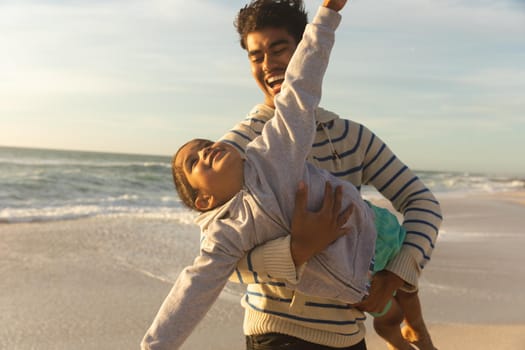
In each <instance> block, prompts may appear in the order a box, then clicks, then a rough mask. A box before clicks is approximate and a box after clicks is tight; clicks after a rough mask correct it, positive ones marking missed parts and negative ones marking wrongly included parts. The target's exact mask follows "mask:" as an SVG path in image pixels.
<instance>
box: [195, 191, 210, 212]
mask: <svg viewBox="0 0 525 350" xmlns="http://www.w3.org/2000/svg"><path fill="white" fill-rule="evenodd" d="M214 203H215V200H214V197H213V196H212V195H211V194H206V193H199V194H198V195H197V198H195V208H197V209H198V210H200V211H206V210H209V209H211V208H212V206H213V205H214Z"/></svg>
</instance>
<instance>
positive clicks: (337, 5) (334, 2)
mask: <svg viewBox="0 0 525 350" xmlns="http://www.w3.org/2000/svg"><path fill="white" fill-rule="evenodd" d="M345 4H346V0H324V1H323V6H324V7H328V8H329V9H332V10H334V11H337V12H339V11H341V9H342V8H343V7H345Z"/></svg>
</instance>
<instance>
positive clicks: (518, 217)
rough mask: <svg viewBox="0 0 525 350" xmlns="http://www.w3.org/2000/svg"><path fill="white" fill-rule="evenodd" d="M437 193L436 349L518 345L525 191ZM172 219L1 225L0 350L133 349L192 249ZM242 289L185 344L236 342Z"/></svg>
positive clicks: (431, 286)
mask: <svg viewBox="0 0 525 350" xmlns="http://www.w3.org/2000/svg"><path fill="white" fill-rule="evenodd" d="M438 198H439V197H438ZM439 200H440V202H441V203H442V208H443V213H444V217H445V220H444V223H443V226H442V229H441V231H440V237H439V239H438V242H437V245H436V249H435V252H434V254H433V256H432V261H431V262H430V263H429V264H428V266H427V267H426V268H425V270H424V272H423V275H422V277H421V283H420V295H421V300H422V303H423V309H424V314H425V319H426V321H427V324H428V326H429V329H430V331H431V333H432V336H433V339H434V341H435V344H436V346H437V347H438V348H439V349H449V350H454V349H481V350H483V349H511V350H512V349H516V350H520V349H524V348H525V315H523V312H522V310H525V296H524V293H522V290H523V289H524V288H525V278H524V277H525V276H524V273H523V272H522V271H523V268H522V266H521V264H522V263H523V262H524V259H523V258H522V253H521V251H520V247H521V246H523V244H524V243H525V234H524V233H523V227H524V225H525V191H522V192H510V193H496V194H472V195H465V196H457V197H449V196H443V197H442V198H439ZM176 224H177V223H176V222H173V221H170V220H159V219H141V218H136V217H135V218H130V217H93V218H86V219H78V220H70V221H57V222H41V223H16V224H0V280H1V281H2V290H3V292H2V294H1V295H0V310H1V311H2V312H1V313H0V348H2V349H4V348H5V349H8V348H9V349H19V350H25V349H34V348H38V349H41V350H46V349H53V350H57V349H80V350H82V349H97V350H104V349H130V348H131V349H133V348H135V349H138V348H139V342H140V340H141V338H142V336H143V334H144V333H145V331H146V329H147V327H148V326H149V324H150V323H151V321H152V320H153V317H154V316H155V313H156V312H157V310H158V308H159V306H160V304H161V302H162V300H163V299H164V297H165V296H166V295H167V293H168V292H169V290H170V288H171V281H173V279H174V278H175V277H176V275H177V274H178V272H179V271H180V269H182V267H183V266H185V265H187V264H190V263H191V261H192V259H193V256H194V255H195V254H196V249H197V246H198V230H197V229H196V227H195V228H187V229H185V231H184V232H179V231H177V230H176V231H177V233H176V237H174V238H172V241H166V240H165V239H166V238H165V237H166V235H172V236H173V235H174V234H173V227H174V226H175V225H176ZM186 226H187V225H186ZM161 237H162V239H160V238H161ZM166 242H168V243H166ZM181 247H185V248H184V250H181V249H182V248H181ZM153 257H154V258H153ZM172 261H173V264H172ZM239 293H240V292H239V291H238V290H237V289H235V288H234V289H230V290H228V291H226V292H223V294H222V295H221V297H220V298H219V300H218V302H217V303H216V304H215V305H214V306H213V308H212V310H211V311H210V312H209V313H208V315H207V316H206V318H205V320H204V321H203V322H202V323H201V324H200V325H199V327H198V329H197V330H196V331H195V332H194V333H193V334H192V336H191V337H190V338H189V339H188V340H187V342H186V343H185V345H184V346H183V349H185V350H190V349H192V350H195V349H199V350H200V349H204V350H205V349H218V350H221V349H243V348H244V340H243V339H244V338H243V335H242V308H241V306H240V304H239V300H240V294H239ZM367 332H368V333H367V344H368V348H369V349H386V347H385V346H384V343H383V342H382V340H380V339H379V338H378V337H377V336H376V335H375V334H374V331H373V328H372V326H371V323H370V320H367Z"/></svg>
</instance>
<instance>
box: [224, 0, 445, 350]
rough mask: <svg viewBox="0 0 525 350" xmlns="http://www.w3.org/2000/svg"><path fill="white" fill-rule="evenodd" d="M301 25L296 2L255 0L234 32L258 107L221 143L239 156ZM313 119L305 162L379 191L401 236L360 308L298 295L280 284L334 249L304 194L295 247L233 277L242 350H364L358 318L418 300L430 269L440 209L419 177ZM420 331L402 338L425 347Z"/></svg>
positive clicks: (359, 128) (410, 328) (269, 248)
mask: <svg viewBox="0 0 525 350" xmlns="http://www.w3.org/2000/svg"><path fill="white" fill-rule="evenodd" d="M306 23H307V15H306V12H305V11H304V6H303V4H302V1H297V0H296V1H293V0H281V1H272V0H254V1H252V2H251V3H250V4H249V5H247V6H245V7H244V8H243V9H241V10H240V11H239V14H238V16H237V20H236V27H237V30H238V32H239V35H240V42H241V47H242V48H244V49H245V50H246V51H247V53H248V59H249V61H250V66H251V70H252V75H253V77H254V79H255V81H256V82H257V84H258V86H259V88H260V89H261V91H262V92H263V94H264V104H260V105H257V106H255V107H254V108H253V109H252V111H251V112H250V114H249V115H248V117H247V118H246V119H245V120H244V121H242V122H241V123H239V124H238V125H237V126H236V127H234V129H232V130H231V131H230V132H229V133H228V134H226V135H225V136H224V137H223V138H222V140H223V141H226V142H230V143H231V144H233V145H234V146H236V147H237V148H238V149H240V150H241V151H242V150H243V149H244V147H245V145H246V144H247V143H248V142H249V141H250V140H251V139H253V138H254V137H255V136H257V135H258V134H259V133H260V130H261V129H262V127H263V125H264V123H265V122H266V121H268V120H269V119H270V118H272V116H273V108H274V103H273V100H274V97H275V95H276V94H277V93H279V91H280V89H281V85H282V83H283V79H284V72H285V70H286V67H287V65H288V63H289V61H290V58H291V56H292V54H293V52H294V50H295V48H296V46H297V43H298V42H299V41H300V40H301V37H302V33H303V30H304V27H305V25H306ZM316 114H317V122H318V127H317V130H318V131H317V135H316V140H315V142H314V144H313V147H312V152H311V154H310V155H309V161H311V162H312V163H314V164H316V165H317V166H319V167H321V168H324V169H327V170H328V171H330V172H331V173H333V174H334V175H336V176H338V177H341V178H343V179H345V180H347V181H350V182H352V183H353V184H354V185H355V186H356V187H357V188H360V187H361V186H362V185H363V184H369V185H372V186H374V187H375V188H377V189H378V191H379V192H381V193H382V194H383V195H384V196H385V197H386V198H387V199H389V200H390V201H391V203H392V205H393V206H394V208H396V210H398V211H400V212H402V213H403V216H404V221H403V226H404V227H405V228H406V231H407V237H406V239H405V242H404V245H403V248H402V250H401V252H400V253H399V254H398V255H397V256H396V257H395V258H394V259H393V261H392V262H391V263H390V264H389V265H388V266H387V267H386V271H383V272H381V273H378V274H376V275H375V276H374V279H373V280H372V286H371V289H370V295H369V297H368V298H367V299H365V300H364V301H363V302H362V303H360V305H357V307H359V309H358V308H357V307H355V306H354V307H352V306H349V305H346V304H341V303H336V302H333V301H332V300H323V299H319V298H311V297H309V296H306V295H301V294H300V293H297V292H296V293H294V292H292V291H291V290H288V289H286V288H284V285H283V284H281V283H279V282H278V280H279V279H286V280H288V281H293V280H294V279H295V280H297V278H299V277H298V276H300V271H301V265H303V263H305V262H306V261H307V260H308V258H310V257H311V256H313V255H314V254H315V253H317V252H319V251H321V250H322V248H324V246H326V244H328V243H329V242H330V240H327V239H325V238H323V237H326V236H327V234H326V232H331V231H330V229H329V228H325V227H324V225H325V224H327V225H331V226H333V221H330V220H333V218H330V217H328V218H326V219H323V217H324V216H323V215H325V214H326V211H327V210H326V208H327V207H328V208H329V207H330V206H327V207H325V206H323V208H321V211H320V212H310V211H308V210H307V208H306V204H305V203H306V189H304V188H302V189H300V191H299V192H298V198H297V203H298V205H297V207H296V215H294V222H293V225H292V236H291V237H292V238H290V236H288V237H285V238H283V239H278V240H275V241H272V242H269V243H267V244H265V245H263V246H261V247H258V248H256V249H254V250H253V251H252V252H251V253H250V254H248V255H247V256H246V257H245V258H244V260H243V261H241V263H240V264H239V266H238V269H237V274H236V275H235V276H233V279H234V280H237V281H239V282H242V283H247V284H248V289H247V292H246V294H245V296H244V297H243V300H242V305H243V307H244V308H245V319H244V332H245V334H246V342H247V349H302V350H304V349H353V350H357V349H366V345H365V342H364V324H363V321H364V319H365V316H364V314H363V313H362V312H361V311H360V310H365V311H370V312H380V311H381V310H383V308H384V306H385V305H386V304H387V302H388V300H389V299H390V298H391V297H392V294H393V292H394V291H396V290H397V295H396V299H397V300H398V302H399V304H400V305H401V306H403V305H405V306H408V305H407V303H412V302H413V300H414V299H413V298H411V297H410V296H413V294H410V293H417V282H418V278H419V275H420V272H421V269H422V268H423V267H424V266H425V264H426V262H427V261H428V260H430V255H431V253H432V249H433V248H434V243H435V240H436V238H437V234H438V229H439V226H440V224H441V220H442V217H441V211H440V206H439V203H438V202H437V201H436V199H435V198H434V196H433V195H432V193H431V192H430V191H429V190H428V189H427V188H426V187H425V185H424V184H423V183H422V182H421V181H420V180H419V179H418V178H417V176H415V175H414V174H413V173H412V171H411V170H410V169H409V168H408V167H407V166H406V165H404V164H403V163H402V162H401V161H400V160H399V159H398V158H397V157H396V156H395V155H394V154H393V153H392V152H391V151H390V149H389V148H388V147H387V146H386V145H385V144H384V143H383V142H382V141H381V140H380V139H379V138H378V137H377V136H376V135H374V134H373V133H372V132H371V131H370V130H368V129H367V128H366V127H364V126H363V125H361V124H358V123H356V122H353V121H350V120H344V119H340V118H339V117H338V116H337V115H336V114H335V113H332V112H329V111H327V110H324V109H321V108H319V109H318V110H317V111H316ZM283 176H286V174H283ZM308 209H310V210H312V209H313V208H308ZM315 209H317V208H315ZM301 216H302V217H303V218H302V219H300V220H299V219H298V218H300V217H301ZM328 236H330V235H329V234H328ZM316 237H318V238H316ZM323 239H324V240H323ZM296 267H297V269H296ZM412 306H413V305H412ZM417 306H418V305H416V307H417ZM421 322H423V320H422V319H421ZM421 329H426V328H425V327H424V324H422V325H421V324H415V325H411V324H408V325H407V328H406V329H405V330H404V333H405V334H406V335H407V336H409V335H410V336H411V341H412V342H413V343H414V344H416V345H418V346H421V345H422V348H431V346H432V344H431V341H430V336H429V335H428V334H418V330H421ZM423 333H424V332H423Z"/></svg>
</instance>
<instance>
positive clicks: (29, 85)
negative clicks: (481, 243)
mask: <svg viewBox="0 0 525 350" xmlns="http://www.w3.org/2000/svg"><path fill="white" fill-rule="evenodd" d="M245 2H246V0H241V1H238V0H192V1H187V0H126V1H124V0H104V1H102V0H69V1H65V0H33V1H28V0H0V146H15V147H37V148H53V149H72V150H90V151H109V152H122V153H139V154H156V155H157V154H158V155H171V154H173V153H174V152H175V151H176V150H177V148H178V147H179V146H180V145H182V144H183V143H184V142H186V141H188V140H189V139H191V138H195V137H205V138H210V139H217V138H219V137H220V136H221V135H222V134H224V132H226V131H227V130H228V129H229V128H231V127H232V126H233V125H235V124H236V123H237V122H238V121H240V120H242V119H243V118H244V117H245V116H246V114H247V113H248V111H249V110H250V109H251V107H252V106H253V105H255V104H256V103H259V102H262V101H263V97H262V94H261V92H260V91H259V89H258V87H257V86H256V84H255V82H254V80H253V78H252V77H251V73H250V69H249V64H248V60H247V56H246V53H245V51H243V50H242V49H241V48H240V46H239V44H238V38H237V34H236V32H235V29H234V27H233V20H234V17H235V14H236V12H237V11H238V9H239V8H240V7H241V6H243V5H244V4H245ZM320 3H321V1H320V0H318V1H312V0H306V1H305V4H306V7H307V9H308V10H309V18H310V19H311V18H312V16H313V15H314V13H315V11H316V8H317V6H318V5H319V4H320ZM342 15H343V20H342V23H341V25H340V27H339V29H338V31H337V34H336V45H335V48H334V50H333V53H332V58H331V62H330V66H329V68H328V72H327V75H326V78H325V81H324V88H323V97H322V101H321V106H323V107H324V108H326V109H329V110H332V111H334V112H337V113H338V114H339V115H340V116H341V117H344V118H349V119H353V120H355V121H358V122H360V123H363V124H364V125H366V126H367V127H369V128H370V129H372V130H373V131H374V132H375V133H376V134H377V135H378V136H379V137H380V138H381V139H383V141H385V142H386V143H387V144H388V145H389V146H390V148H391V149H392V150H393V151H394V152H395V153H396V154H397V155H398V157H399V158H400V159H401V160H403V161H404V162H405V163H406V164H407V165H408V166H409V167H411V168H412V169H414V170H450V171H461V172H485V173H490V174H501V175H517V176H525V156H524V153H525V0H374V1H364V0H351V1H349V3H348V4H347V6H346V7H345V9H343V11H342Z"/></svg>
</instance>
